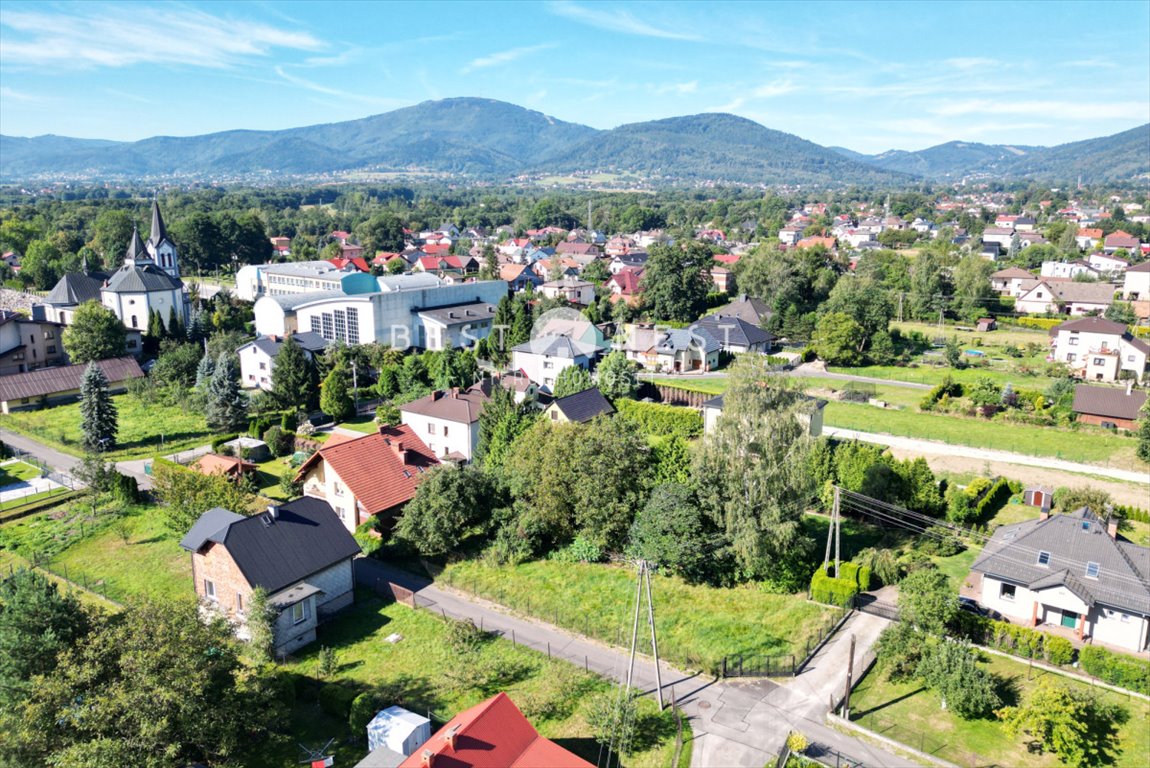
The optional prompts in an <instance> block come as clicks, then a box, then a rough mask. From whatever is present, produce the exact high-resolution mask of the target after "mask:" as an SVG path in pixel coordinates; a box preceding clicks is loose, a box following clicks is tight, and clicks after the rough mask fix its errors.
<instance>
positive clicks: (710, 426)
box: [703, 395, 827, 437]
mask: <svg viewBox="0 0 1150 768" xmlns="http://www.w3.org/2000/svg"><path fill="white" fill-rule="evenodd" d="M803 400H804V402H805V403H806V404H807V407H806V408H804V409H803V411H802V412H800V413H799V414H798V419H799V423H801V424H802V425H803V426H804V427H806V430H807V434H808V435H810V436H811V437H818V436H819V435H821V434H822V433H823V409H824V408H826V407H827V401H826V400H820V399H818V398H814V397H807V396H806V395H804V396H803ZM722 415H723V396H722V395H718V396H716V397H712V398H711V399H710V400H707V401H705V402H704V403H703V434H709V433H711V432H713V431H714V430H715V427H716V425H717V424H718V423H719V418H720V417H721V416H722Z"/></svg>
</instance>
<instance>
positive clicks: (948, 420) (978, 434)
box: [823, 402, 1144, 468]
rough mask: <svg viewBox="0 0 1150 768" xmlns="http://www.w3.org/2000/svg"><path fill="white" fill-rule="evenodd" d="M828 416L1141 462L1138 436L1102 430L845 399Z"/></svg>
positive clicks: (888, 428) (843, 423) (844, 422)
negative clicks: (921, 410) (884, 406)
mask: <svg viewBox="0 0 1150 768" xmlns="http://www.w3.org/2000/svg"><path fill="white" fill-rule="evenodd" d="M823 420H824V421H823V423H824V424H826V425H827V426H830V427H841V428H843V429H855V430H859V431H863V432H878V433H886V434H890V435H898V436H901V437H912V438H921V439H925V440H939V441H942V442H945V443H951V444H954V445H968V446H972V447H974V448H990V449H995V450H1000V451H1010V452H1012V453H1022V454H1027V455H1031V456H1053V457H1056V458H1060V459H1066V460H1068V461H1079V462H1086V463H1092V464H1104V465H1107V466H1117V467H1134V466H1137V465H1136V464H1135V462H1136V460H1135V458H1134V449H1135V442H1134V440H1133V439H1131V438H1129V437H1124V436H1120V435H1115V434H1111V433H1109V432H1106V431H1103V430H1094V429H1083V430H1081V431H1074V430H1066V429H1058V428H1055V427H1038V426H1031V425H1028V424H1008V423H1006V422H997V421H982V420H977V419H969V418H961V417H956V416H949V415H939V414H931V413H915V412H912V411H899V410H889V409H888V410H882V411H879V410H877V409H875V408H874V407H873V406H869V405H859V404H854V403H841V402H832V403H828V404H827V407H826V409H825V410H824V411H823ZM1142 466H1143V468H1144V465H1142Z"/></svg>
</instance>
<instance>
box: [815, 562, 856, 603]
mask: <svg viewBox="0 0 1150 768" xmlns="http://www.w3.org/2000/svg"><path fill="white" fill-rule="evenodd" d="M833 572H834V566H830V567H828V568H825V569H824V568H819V569H818V570H817V571H815V574H814V576H812V577H811V599H812V600H814V601H815V602H816V603H826V604H828V605H838V606H846V605H848V604H849V603H850V601H851V599H852V598H853V597H854V596H855V595H857V594H858V593H859V592H860V591H862V590H866V589H870V568H869V567H867V566H865V565H861V566H860V565H858V564H856V563H840V564H839V577H838V578H837V579H836V578H835V577H834V576H832V575H831V573H833Z"/></svg>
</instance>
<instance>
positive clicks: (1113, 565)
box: [971, 507, 1150, 616]
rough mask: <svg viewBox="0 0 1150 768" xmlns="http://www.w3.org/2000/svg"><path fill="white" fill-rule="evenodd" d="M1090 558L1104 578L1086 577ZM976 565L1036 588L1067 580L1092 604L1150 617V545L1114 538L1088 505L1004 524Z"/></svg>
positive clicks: (980, 569)
mask: <svg viewBox="0 0 1150 768" xmlns="http://www.w3.org/2000/svg"><path fill="white" fill-rule="evenodd" d="M1039 552H1048V553H1050V561H1049V563H1048V564H1047V565H1039V564H1038V553H1039ZM1088 563H1097V564H1098V578H1096V579H1095V578H1088V577H1087V576H1086V567H1087V564H1088ZM971 570H973V571H978V572H980V573H984V574H986V575H988V576H991V577H993V578H996V579H1000V580H1002V581H1008V582H1012V583H1015V584H1021V585H1023V586H1025V587H1026V588H1027V589H1032V590H1037V589H1046V588H1049V587H1053V586H1060V585H1065V586H1066V588H1067V589H1069V590H1070V591H1071V592H1073V593H1074V594H1075V595H1077V596H1078V597H1080V598H1081V599H1082V600H1083V602H1085V603H1086V604H1088V605H1093V604H1094V603H1096V602H1097V603H1102V604H1104V605H1107V606H1110V607H1112V608H1119V609H1122V610H1127V611H1133V612H1135V613H1139V614H1141V615H1143V616H1150V548H1147V547H1139V546H1137V545H1136V544H1132V543H1130V542H1129V541H1125V540H1121V541H1120V540H1117V539H1113V538H1111V537H1110V536H1109V534H1107V532H1106V525H1105V523H1103V522H1102V521H1101V520H1099V519H1098V517H1097V516H1096V515H1095V514H1094V513H1093V512H1091V511H1090V510H1089V509H1087V508H1085V507H1083V508H1082V509H1080V510H1078V511H1077V512H1073V513H1070V514H1066V515H1052V516H1051V517H1049V518H1047V519H1046V520H1042V519H1041V518H1039V519H1035V520H1027V521H1025V522H1022V523H1015V524H1014V525H1004V526H1002V527H1001V528H999V529H998V530H996V531H995V532H994V535H993V536H991V537H990V541H988V542H987V544H986V547H985V548H984V549H983V550H982V553H981V554H980V555H979V556H978V559H977V560H975V561H974V565H972V566H971Z"/></svg>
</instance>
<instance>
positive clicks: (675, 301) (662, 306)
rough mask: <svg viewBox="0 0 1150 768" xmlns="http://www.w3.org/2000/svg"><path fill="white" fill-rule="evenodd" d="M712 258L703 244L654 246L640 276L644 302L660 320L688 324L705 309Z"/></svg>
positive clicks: (693, 242) (696, 242) (694, 242)
mask: <svg viewBox="0 0 1150 768" xmlns="http://www.w3.org/2000/svg"><path fill="white" fill-rule="evenodd" d="M713 263H714V258H713V256H712V254H711V251H710V249H709V248H707V246H706V245H704V244H703V243H700V242H698V241H695V240H692V241H691V242H689V243H686V244H685V245H683V244H679V243H674V244H671V245H663V244H655V245H652V246H651V247H650V249H649V256H648V259H647V266H646V271H645V272H644V273H643V300H644V302H645V303H646V305H647V306H648V307H650V310H651V314H652V315H654V316H655V317H656V318H658V319H659V320H670V321H678V322H688V321H691V320H694V319H696V318H697V317H698V316H699V315H700V314H702V312H703V310H704V309H706V308H707V293H708V292H709V291H710V286H711V265H712V264H713Z"/></svg>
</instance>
